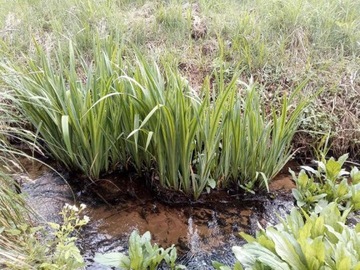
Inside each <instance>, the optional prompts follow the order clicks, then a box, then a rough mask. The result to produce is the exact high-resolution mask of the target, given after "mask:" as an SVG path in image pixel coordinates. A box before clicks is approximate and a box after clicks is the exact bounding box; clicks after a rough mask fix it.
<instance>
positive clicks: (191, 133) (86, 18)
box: [0, 0, 360, 196]
mask: <svg viewBox="0 0 360 270" xmlns="http://www.w3.org/2000/svg"><path fill="white" fill-rule="evenodd" d="M1 1H2V2H1ZM0 4H2V6H3V7H4V8H3V9H2V10H1V11H0V33H1V36H2V41H1V42H2V45H3V46H2V49H1V51H0V54H1V56H2V58H3V59H7V61H8V62H7V63H5V65H9V63H12V64H11V65H12V68H10V69H8V67H7V68H6V69H7V71H6V72H7V73H8V74H7V75H6V76H5V77H3V79H2V80H3V82H1V83H2V84H4V83H9V81H8V80H13V81H12V82H11V83H10V84H12V87H14V88H16V89H17V90H18V91H22V92H23V93H26V92H27V91H28V90H29V89H30V91H31V92H33V94H34V96H36V97H41V98H34V96H33V97H27V98H28V100H20V101H21V102H22V103H23V104H24V103H25V104H26V105H25V106H24V108H22V109H24V110H26V107H27V106H30V107H31V106H32V105H31V104H32V103H36V104H37V105H36V106H37V108H38V109H37V110H33V112H32V113H29V115H28V117H29V118H30V122H31V124H32V125H33V126H35V127H36V129H37V130H38V132H40V133H39V134H40V135H41V138H42V139H44V141H46V143H47V150H48V151H50V152H51V153H52V155H53V156H54V157H56V158H57V159H58V160H63V161H64V162H65V165H66V167H67V168H68V169H70V170H73V169H76V170H79V171H81V172H83V173H85V174H87V175H88V176H89V177H90V178H91V179H94V180H95V179H97V178H98V177H99V176H100V175H101V174H102V173H104V172H108V171H111V170H114V169H116V168H119V167H125V168H127V167H135V168H136V169H137V170H138V171H142V170H143V169H144V168H152V167H156V168H157V169H156V172H157V174H158V175H159V181H160V182H161V183H162V184H163V185H165V186H174V187H175V189H179V190H182V191H184V192H186V193H193V192H194V188H195V189H196V190H202V189H204V188H205V187H206V186H209V183H210V184H211V186H214V183H213V180H214V179H215V180H216V181H218V180H219V178H221V179H223V181H224V185H226V184H227V183H228V182H234V181H235V182H237V181H238V180H236V179H240V178H241V179H251V181H254V179H255V178H256V179H260V178H261V177H262V176H261V174H259V173H260V172H266V173H265V174H266V175H267V176H268V177H270V178H271V177H273V174H275V173H276V172H277V171H278V169H279V168H280V167H281V166H282V164H283V163H284V162H285V161H286V159H284V160H281V158H280V156H281V155H280V154H279V153H280V152H281V153H282V154H284V156H288V154H289V151H290V147H289V146H286V147H285V146H284V145H288V141H289V140H290V139H291V137H292V135H293V134H294V133H295V127H297V126H298V124H299V123H298V122H296V121H295V122H296V124H295V122H294V123H292V122H291V123H290V124H289V126H288V127H289V129H290V130H291V132H289V133H288V134H281V136H283V137H281V136H280V135H279V139H278V142H279V144H280V145H282V146H283V147H280V148H281V149H282V150H280V148H279V150H277V152H276V151H275V152H274V153H272V160H273V162H270V163H269V162H266V161H261V162H260V161H256V162H255V161H251V160H254V158H251V159H250V160H249V161H248V162H244V158H243V157H241V156H239V154H238V152H239V151H238V150H236V151H237V152H236V153H235V150H234V149H233V148H235V149H240V148H241V149H251V147H250V144H247V143H246V140H247V139H246V138H247V136H254V137H256V138H257V139H256V140H255V139H254V142H255V141H256V145H257V146H256V147H258V149H259V150H258V151H259V153H260V152H263V151H264V149H267V148H266V147H268V145H269V144H271V142H272V141H271V140H270V139H269V138H271V137H272V136H273V133H276V132H279V134H280V133H281V131H273V129H274V130H276V128H277V127H278V126H280V127H282V125H276V124H275V123H276V122H277V121H279V123H280V122H281V121H284V119H285V118H284V114H283V113H279V114H270V115H263V114H261V111H260V108H257V106H261V107H263V108H261V110H262V111H267V112H271V111H274V112H275V111H278V110H279V111H282V112H283V110H281V109H279V108H284V106H285V104H286V102H285V101H283V100H282V99H281V98H279V96H283V95H288V96H291V95H292V94H294V93H297V92H296V91H297V90H296V89H297V87H298V86H299V85H301V83H302V82H303V81H304V80H305V79H308V80H309V81H308V84H307V85H306V86H305V87H303V88H302V90H301V91H299V94H300V92H301V93H302V94H304V96H306V95H308V96H309V95H310V96H311V95H313V94H314V93H316V92H317V91H318V89H320V88H324V89H325V90H324V91H323V92H322V93H321V95H319V97H318V98H316V99H314V100H313V101H312V102H311V104H310V106H308V107H307V108H306V110H305V116H306V118H305V119H304V121H302V122H301V125H300V127H297V130H299V129H300V130H301V132H297V133H296V141H294V142H293V147H295V148H298V147H300V146H304V145H305V146H306V147H307V149H311V147H309V145H313V146H314V148H316V144H317V141H318V139H319V137H322V134H324V133H328V132H329V131H330V133H331V135H332V142H333V146H332V151H333V153H334V154H341V153H343V152H348V151H350V153H351V156H353V157H354V158H356V155H358V152H359V141H360V134H359V130H360V122H359V119H360V117H359V110H358V109H357V103H356V102H355V103H354V102H353V100H356V99H357V98H358V91H359V74H360V73H359V72H358V71H359V66H360V62H359V61H360V60H359V58H360V55H359V51H360V50H359V33H360V31H359V27H360V22H359V19H358V18H360V16H359V15H360V14H359V12H360V11H359V10H360V7H359V5H360V3H359V2H358V1H342V2H338V1H335V0H331V1H316V2H314V1H310V0H309V1H299V0H291V1H282V0H279V1H275V0H272V1H264V0H257V1H240V2H239V1H235V0H225V1H221V2H219V1H193V2H185V1H175V0H174V1H166V2H164V1H156V0H151V1H150V0H149V1H105V0H103V1H92V0H90V1H78V0H65V1H62V2H61V4H60V3H58V1H43V0H38V1H25V0H16V1H11V3H8V1H4V0H0ZM109 36H110V37H111V38H109ZM94 40H95V42H97V43H98V44H97V45H94ZM69 43H71V44H73V46H69ZM106 43H107V44H106ZM114 43H122V45H120V47H119V48H120V49H119V48H114V47H116V46H117V45H114ZM101 44H102V45H101ZM104 44H105V45H104ZM97 46H98V47H99V48H97ZM100 47H101V49H100ZM135 47H136V48H138V50H139V52H138V53H133V49H134V48H135ZM59 48H61V52H60V49H59ZM73 48H76V49H75V52H74V53H73V52H72V51H73V50H74V49H73ZM103 52H104V53H103ZM140 54H141V55H143V59H141V60H140V62H141V63H140V64H138V62H139V59H137V58H138V55H140ZM29 58H31V59H33V60H31V61H29ZM122 58H123V59H122ZM152 61H156V62H157V65H158V67H155V66H152V67H146V65H144V62H149V63H151V62H152ZM141 65H143V67H140V66H141ZM24 67H25V69H24ZM19 68H20V70H17V69H19ZM11 69H13V70H11ZM176 69H178V70H179V73H180V74H181V75H183V77H184V78H185V79H186V80H187V81H188V82H189V85H187V83H186V82H185V81H184V80H183V79H180V78H178V77H179V76H180V75H179V74H178V72H177V71H175V70H176ZM238 70H240V71H241V72H240V74H238V75H239V76H240V78H241V79H242V80H243V81H248V78H249V77H250V76H252V77H253V80H254V82H255V85H257V86H256V88H257V89H258V90H257V91H259V92H261V94H260V98H259V100H258V101H257V100H254V103H253V104H247V105H243V104H242V102H241V101H239V100H237V101H236V104H234V106H233V107H234V108H235V107H237V108H241V107H242V106H249V107H254V108H256V109H257V110H258V111H257V112H256V113H255V114H254V115H252V114H251V113H252V112H249V110H245V113H244V112H242V114H241V113H240V114H241V115H243V116H244V117H239V114H238V115H234V116H230V115H229V114H227V113H226V112H223V111H222V110H220V109H219V108H218V107H217V106H216V103H219V104H221V102H225V103H227V102H229V101H222V100H221V98H219V97H221V96H222V95H225V94H223V93H221V92H222V91H223V90H225V89H226V87H228V86H225V85H231V84H232V83H233V81H232V79H233V78H234V75H235V74H237V71H238ZM19 71H20V73H23V74H24V73H25V74H26V76H24V77H23V78H19V77H17V79H14V78H15V77H16V76H15V77H12V76H13V75H14V72H15V73H17V72H19ZM172 73H175V75H174V74H172ZM219 73H222V76H223V81H224V82H223V83H224V87H220V86H219V85H218V86H217V85H216V83H217V82H216V80H217V78H216V76H215V74H219ZM236 76H237V75H236ZM11 77H12V78H11ZM116 78H118V80H117V79H116ZM17 80H18V81H17ZM6 81H7V82H6ZM220 84H221V83H220ZM169 85H171V87H169ZM251 87H252V86H250V88H251ZM170 88H171V89H170ZM205 88H207V89H205ZM89 89H92V91H94V94H89V93H90V91H89ZM148 89H153V90H151V91H150V94H149V93H148ZM189 89H190V90H189ZM192 89H195V92H196V93H195V92H194V91H193V90H192ZM171 91H173V93H174V94H170V93H168V92H171ZM214 91H215V92H216V93H217V95H218V96H217V98H219V101H216V103H213V102H209V99H214V98H215V96H214V93H213V92H214ZM184 92H185V93H186V95H184ZM65 97H66V98H65ZM175 98H176V99H178V100H182V101H181V102H180V101H179V102H177V101H175ZM225 99H227V98H225ZM14 102H15V103H16V102H19V100H15V101H14ZM234 102H235V99H234ZM190 103H191V104H192V105H190ZM118 104H121V106H119V105H118ZM33 105H34V104H33ZM212 106H213V107H214V108H215V111H216V109H219V111H218V113H215V112H214V114H213V113H212V112H211V113H209V108H208V107H212ZM219 106H221V105H219ZM229 106H232V105H231V104H230V105H229ZM235 111H236V110H235ZM40 112H41V113H40ZM180 112H186V113H185V117H186V118H185V119H186V120H185V122H188V123H195V121H200V122H201V123H204V124H203V125H202V127H201V128H199V127H198V126H197V125H195V124H190V126H191V128H190V130H188V131H185V132H183V133H181V135H179V134H177V133H176V135H171V134H172V133H171V132H172V130H174V129H175V130H178V129H180V130H181V129H182V126H184V125H183V124H181V123H178V122H177V121H176V119H177V118H178V117H179V114H182V113H180ZM37 114H38V115H37ZM226 114H227V116H226V117H225V115H226ZM295 115H297V113H295ZM344 115H346V117H345V116H344ZM220 116H221V117H220ZM298 116H299V115H298ZM42 117H43V119H41V118H42ZM219 117H220V118H219ZM289 117H290V118H291V116H289ZM157 118H159V119H167V120H166V121H168V122H167V123H166V124H167V125H168V126H166V124H165V123H162V122H161V124H163V125H160V124H157V123H155V121H153V119H157ZM223 118H224V119H225V118H226V119H227V121H228V122H226V121H222V119H223ZM103 119H105V120H104V121H103ZM110 119H117V121H114V120H110ZM145 119H146V121H145V122H146V125H145V123H143V122H142V121H144V120H145ZM195 119H197V120H195ZM229 119H232V120H229ZM251 119H256V120H255V121H257V122H256V125H253V126H250V124H249V123H252V120H251ZM218 120H219V121H220V122H216V121H218ZM231 121H232V122H233V123H232V124H230V122H231ZM239 123H241V125H240V126H241V127H246V126H247V125H249V129H244V130H241V128H240V129H235V128H234V126H235V125H238V124H239ZM43 125H45V126H47V127H48V131H46V129H44V128H42V126H43ZM195 126H196V127H195ZM231 126H233V127H231ZM262 126H265V127H266V128H265V130H264V131H260V130H261V129H262V128H261V127H262ZM222 129H224V131H222ZM199 130H201V131H199ZM249 130H252V131H251V134H250V135H249V134H248V135H246V133H245V132H250V131H249ZM134 131H136V132H134ZM160 131H161V132H160ZM233 131H234V132H237V133H238V138H242V139H240V141H242V142H241V143H240V141H239V142H237V144H236V147H233V148H231V147H230V146H229V145H231V143H228V142H226V140H225V141H223V138H222V136H232V135H229V134H230V133H231V132H233ZM226 133H227V134H228V135H223V134H226ZM241 134H242V135H241ZM129 135H131V136H129ZM280 137H281V138H282V139H283V140H284V141H286V143H285V144H281V140H282V139H281V138H280ZM266 138H267V139H266ZM232 140H233V139H231V140H230V141H232ZM194 141H199V142H198V143H197V144H196V145H194ZM179 142H181V144H183V145H187V148H186V149H185V148H184V149H181V148H182V147H180V146H177V145H176V144H178V143H179ZM154 145H156V147H155V146H154ZM175 145H176V146H175ZM218 145H220V148H221V147H225V148H227V149H230V148H231V150H232V152H233V153H231V151H230V150H226V151H222V152H220V151H219V149H217V146H218ZM74 146H76V147H74ZM170 146H172V148H171V147H170ZM238 147H239V148H238ZM155 148H156V149H155ZM225 148H224V149H225ZM275 148H276V147H275ZM275 148H274V149H275ZM170 149H171V150H170ZM204 149H205V150H204ZM145 150H148V151H145ZM171 151H173V153H182V154H181V160H176V159H174V158H173V157H172V158H169V157H170V156H171V153H170V152H171ZM167 152H168V153H167ZM247 152H248V151H245V152H244V153H247ZM224 153H226V156H224ZM285 153H287V154H285ZM67 159H68V160H69V161H68V162H67V161H65V160H67ZM165 160H166V162H165ZM230 160H231V162H230ZM240 160H241V162H240ZM219 162H223V163H226V162H230V164H235V165H234V166H232V165H230V166H229V164H227V165H224V166H220V167H217V166H216V165H215V164H217V163H219ZM276 162H278V163H276ZM155 163H156V166H155V165H154V164H155ZM189 163H190V164H191V165H190V166H189ZM236 164H237V165H236ZM240 164H241V165H240ZM275 164H276V165H279V166H276V165H275ZM215 167H217V168H216V169H215ZM230 167H231V170H233V171H232V172H230V169H229V168H230ZM249 167H250V168H251V169H249ZM255 167H256V170H255ZM186 168H188V169H186ZM189 168H190V171H189ZM248 170H250V171H252V172H254V171H257V174H256V173H255V174H254V173H248V172H247V171H248ZM237 171H241V173H239V174H238V173H237ZM271 171H272V172H271ZM189 175H190V179H192V184H190V185H189V183H187V182H186V183H185V182H184V183H182V180H179V179H182V177H184V179H189ZM254 175H255V176H256V175H257V177H254ZM259 175H260V176H259ZM259 177H260V178H259ZM199 179H202V180H199ZM230 179H232V180H230ZM186 181H187V180H186ZM241 181H243V180H241ZM241 181H240V184H241V185H242V186H243V185H244V183H243V182H241ZM246 181H248V180H246ZM220 186H221V184H220ZM190 190H191V191H190ZM198 195H199V193H198ZM198 195H197V196H198Z"/></svg>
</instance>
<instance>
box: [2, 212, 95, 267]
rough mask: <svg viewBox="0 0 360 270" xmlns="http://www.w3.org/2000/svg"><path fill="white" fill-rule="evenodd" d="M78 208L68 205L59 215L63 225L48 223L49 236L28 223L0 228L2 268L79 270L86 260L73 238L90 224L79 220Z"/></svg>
mask: <svg viewBox="0 0 360 270" xmlns="http://www.w3.org/2000/svg"><path fill="white" fill-rule="evenodd" d="M84 208H85V205H81V207H80V209H78V208H77V207H76V206H70V205H65V206H64V208H63V209H62V211H61V212H60V215H61V216H62V217H63V224H62V225H60V224H56V223H49V224H48V225H49V226H50V228H51V231H50V234H49V231H48V229H46V228H45V226H41V225H40V226H37V227H35V226H33V225H31V224H30V222H29V220H28V219H25V220H24V221H23V222H22V223H17V224H11V225H7V224H0V244H1V245H0V255H1V256H0V266H2V267H6V269H19V270H20V269H43V270H50V269H59V270H60V269H79V268H81V267H83V266H84V259H83V258H82V256H81V254H80V250H79V249H78V248H77V247H76V245H75V242H76V240H77V238H76V237H74V236H73V234H74V233H75V232H77V231H78V230H79V229H80V228H81V227H82V226H84V225H85V224H87V222H88V221H89V219H88V217H86V216H84V217H83V218H80V216H79V215H80V214H81V211H82V210H83V209H84Z"/></svg>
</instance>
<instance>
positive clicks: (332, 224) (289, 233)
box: [233, 203, 360, 270]
mask: <svg viewBox="0 0 360 270" xmlns="http://www.w3.org/2000/svg"><path fill="white" fill-rule="evenodd" d="M348 213H349V211H345V212H344V213H343V214H341V213H340V211H339V210H338V208H337V204H336V203H330V204H329V205H327V206H326V207H324V208H323V211H322V212H321V213H320V214H316V213H312V214H310V215H307V214H305V220H304V219H303V215H304V213H301V212H300V211H299V210H297V209H296V208H294V209H293V210H292V211H291V213H290V214H289V215H288V216H286V218H285V219H284V220H282V222H281V223H280V224H278V225H276V226H274V227H268V228H267V229H265V230H261V231H259V232H258V233H257V234H256V237H255V238H253V237H251V236H249V235H247V234H244V233H241V235H242V236H243V237H244V238H245V240H246V241H247V242H248V243H247V244H245V245H244V246H242V247H233V252H234V254H235V257H236V258H237V259H238V260H239V262H240V263H241V264H242V265H243V267H244V269H284V270H285V269H294V270H295V269H296V270H302V269H304V270H305V269H314V270H316V269H334V270H335V269H359V268H360V263H359V261H360V241H359V239H360V238H359V237H360V230H359V226H356V227H355V228H352V227H349V226H347V225H345V221H346V217H347V215H348Z"/></svg>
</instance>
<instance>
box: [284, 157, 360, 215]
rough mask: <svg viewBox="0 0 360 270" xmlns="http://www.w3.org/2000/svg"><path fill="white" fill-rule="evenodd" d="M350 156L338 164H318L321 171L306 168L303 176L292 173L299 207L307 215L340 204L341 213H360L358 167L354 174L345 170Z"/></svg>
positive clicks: (354, 169) (330, 161)
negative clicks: (330, 205) (347, 210)
mask: <svg viewBox="0 0 360 270" xmlns="http://www.w3.org/2000/svg"><path fill="white" fill-rule="evenodd" d="M347 157H348V155H343V156H341V157H340V158H339V159H338V160H335V159H334V158H330V159H329V160H325V158H323V159H322V161H318V162H317V165H318V169H317V170H314V169H313V168H311V167H308V166H302V168H303V169H302V170H301V171H300V173H299V175H298V176H296V175H295V173H294V172H293V171H291V174H292V177H293V179H294V181H295V183H296V189H293V191H292V192H293V196H294V197H295V199H296V202H297V205H298V206H299V207H302V208H304V209H306V210H307V211H315V212H317V213H319V212H320V211H322V207H323V205H326V204H327V203H330V202H336V203H337V204H338V207H339V209H340V210H341V211H343V210H346V209H351V210H352V211H356V210H359V209H360V172H359V169H358V168H357V167H354V168H353V169H352V170H351V171H350V173H349V172H348V171H346V170H345V169H343V165H344V162H345V161H346V159H347Z"/></svg>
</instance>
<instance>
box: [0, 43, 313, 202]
mask: <svg viewBox="0 0 360 270" xmlns="http://www.w3.org/2000/svg"><path fill="white" fill-rule="evenodd" d="M94 42H96V43H97V44H94V51H93V54H94V57H95V61H94V62H93V63H91V64H88V63H87V61H86V60H85V57H84V56H83V55H82V54H81V53H79V52H77V50H76V48H74V47H73V45H72V43H71V42H70V43H69V52H70V55H69V59H68V60H66V59H65V57H64V55H63V54H62V52H61V48H59V51H58V52H57V54H56V55H57V62H56V64H51V63H50V60H49V59H48V58H47V56H46V54H45V53H44V52H43V51H42V50H41V49H40V48H38V59H37V60H33V59H29V60H28V62H29V63H28V65H26V66H19V65H16V64H13V63H10V62H4V63H3V64H2V65H1V66H2V78H3V80H4V82H5V83H6V84H7V85H8V87H9V88H11V89H12V90H13V91H14V95H13V98H12V101H13V103H14V104H15V105H17V108H18V109H19V111H20V112H21V113H22V114H23V115H24V116H25V117H26V118H27V119H28V120H29V121H30V122H31V123H32V125H33V126H34V127H35V128H36V130H37V133H38V134H39V135H40V136H39V137H40V139H41V140H43V142H44V143H45V148H46V149H47V150H48V151H49V152H50V153H51V154H52V156H53V157H54V158H56V159H57V160H58V161H59V162H62V163H63V164H64V165H65V167H66V168H67V169H69V170H78V171H80V172H82V173H84V174H86V175H87V176H88V177H90V179H93V180H96V179H98V178H99V177H100V175H101V174H103V173H107V172H109V171H111V170H114V169H117V168H118V167H122V168H128V167H129V166H131V167H134V168H135V169H136V170H137V171H138V172H140V173H141V172H143V171H144V170H145V171H150V170H152V169H155V172H156V176H157V177H158V179H159V182H160V184H161V185H162V186H164V187H168V188H171V189H174V190H179V191H182V192H184V193H186V194H188V195H190V196H193V197H194V198H195V199H197V198H198V197H199V196H200V195H201V193H202V192H203V191H204V189H207V191H209V190H210V189H211V188H215V187H216V185H217V186H226V185H227V184H229V183H230V182H233V183H238V184H239V185H240V186H242V187H244V188H246V189H248V190H253V189H255V188H257V187H261V188H262V187H267V182H268V181H270V180H271V179H272V177H274V175H275V174H276V173H277V172H278V171H279V170H280V169H281V168H282V167H283V166H284V165H285V163H286V162H287V161H288V159H289V158H290V157H291V147H290V142H291V139H292V137H293V135H294V133H295V131H296V128H297V126H298V124H299V121H300V116H301V111H302V109H303V108H304V107H305V106H306V104H307V101H305V102H301V103H300V104H298V105H297V107H296V108H295V109H291V111H290V110H289V108H290V107H289V105H288V102H289V101H292V97H291V98H290V99H289V100H288V99H287V98H284V99H283V103H282V108H281V112H280V113H277V112H276V110H275V109H273V111H272V113H271V114H270V115H267V114H266V113H265V110H264V108H263V104H262V102H261V101H260V100H261V97H260V94H259V93H258V92H257V90H256V87H255V85H254V84H251V85H245V84H241V85H239V84H238V75H236V74H235V75H234V76H233V77H232V78H231V80H230V81H229V82H225V78H224V70H223V69H220V71H219V73H218V74H217V75H216V81H215V82H214V85H213V86H212V85H211V84H210V80H209V79H207V80H206V81H205V83H204V85H203V87H202V91H201V93H200V94H201V95H202V97H201V96H200V94H199V93H197V92H195V91H194V90H193V89H192V88H191V87H190V86H189V84H188V83H187V82H186V81H185V80H184V79H183V77H182V76H181V75H180V74H179V72H176V71H174V70H173V69H171V68H170V67H167V66H165V67H163V69H164V70H163V72H161V71H160V68H159V67H158V66H157V65H156V64H148V63H147V61H146V60H144V58H143V57H141V56H140V55H139V54H137V55H136V57H137V62H136V65H131V64H130V62H128V61H125V60H123V59H122V58H123V54H124V52H123V50H122V47H121V46H120V47H119V46H118V45H116V44H115V43H114V41H113V40H111V39H108V40H106V41H103V42H102V41H100V40H99V39H95V40H94ZM212 87H215V89H212ZM240 88H244V90H243V91H241V92H239V89H240ZM300 89H301V87H299V88H298V89H297V90H296V91H295V92H294V95H295V94H298V93H299V91H300ZM243 92H245V94H242V93H243ZM215 93H216V94H215ZM239 93H240V94H239Z"/></svg>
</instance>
